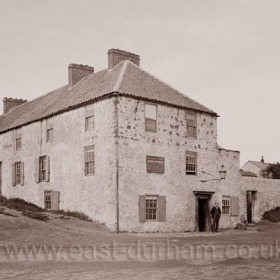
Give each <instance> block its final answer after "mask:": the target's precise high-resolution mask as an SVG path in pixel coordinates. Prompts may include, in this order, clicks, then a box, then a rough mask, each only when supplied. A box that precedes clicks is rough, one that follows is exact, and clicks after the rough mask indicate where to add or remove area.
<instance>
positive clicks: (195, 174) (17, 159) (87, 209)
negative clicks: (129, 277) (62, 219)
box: [0, 49, 246, 232]
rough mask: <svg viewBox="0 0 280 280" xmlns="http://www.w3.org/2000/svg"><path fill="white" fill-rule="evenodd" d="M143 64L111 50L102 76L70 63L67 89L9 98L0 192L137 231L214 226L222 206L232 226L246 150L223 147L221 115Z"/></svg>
mask: <svg viewBox="0 0 280 280" xmlns="http://www.w3.org/2000/svg"><path fill="white" fill-rule="evenodd" d="M139 64H140V57H139V56H138V55H135V54H132V53H128V52H124V51H121V50H117V49H111V50H109V51H108V67H107V68H106V69H105V70H102V71H99V72H96V73H94V68H93V67H90V66H84V65H77V64H70V65H69V68H68V78H69V81H68V84H67V85H65V86H63V87H61V88H59V89H57V90H54V91H52V92H50V93H48V94H45V95H42V96H41V97H39V98H36V99H34V100H32V101H29V102H26V100H15V99H12V98H6V99H4V108H5V109H4V114H3V115H2V116H1V117H0V152H1V153H0V172H1V174H0V178H1V181H0V183H1V185H0V187H1V193H2V194H3V195H5V196H7V197H20V198H24V199H25V200H28V201H31V202H33V203H36V204H38V205H40V206H42V207H45V208H46V209H59V208H60V209H65V210H72V211H81V212H84V213H86V214H87V215H89V216H90V217H91V218H92V219H93V220H95V221H97V222H100V223H104V224H106V225H107V226H108V227H109V228H111V229H113V230H116V231H130V232H133V231H134V232H146V231H149V232H150V231H162V232H167V231H177V232H179V231H205V230H209V228H210V216H209V209H210V207H211V206H212V205H213V202H214V201H218V202H219V204H220V206H221V208H222V217H221V222H220V223H221V227H223V228H227V227H234V226H235V225H236V223H238V222H239V221H240V218H241V216H242V215H243V214H244V215H246V213H243V214H242V213H240V209H245V208H246V205H245V204H246V201H245V199H243V198H242V199H240V198H241V193H242V190H241V175H240V172H239V167H240V161H239V156H240V154H239V152H238V151H231V150H227V149H224V148H222V147H220V146H219V145H218V144H217V117H218V115H217V113H215V112H214V111H212V110H210V109H208V108H207V107H205V106H203V105H201V104H199V103H198V102H195V101H194V100H192V99H190V98H189V97H187V96H185V95H183V94H181V93H179V92H178V91H176V90H175V89H173V88H172V87H171V86H169V85H167V84H166V83H164V82H162V81H160V80H159V79H157V78H155V77H154V76H152V75H150V74H149V73H147V72H146V71H144V70H143V69H141V68H140V67H139ZM7 102H9V104H8V103H7ZM225 173H226V178H225V179H223V177H220V176H224V175H225ZM221 178H222V179H221ZM244 211H245V210H244ZM244 215H243V216H244Z"/></svg>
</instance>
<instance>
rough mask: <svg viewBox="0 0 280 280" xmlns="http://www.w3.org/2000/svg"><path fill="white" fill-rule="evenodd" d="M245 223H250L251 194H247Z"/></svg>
mask: <svg viewBox="0 0 280 280" xmlns="http://www.w3.org/2000/svg"><path fill="white" fill-rule="evenodd" d="M246 199H247V221H248V223H252V192H247V194H246Z"/></svg>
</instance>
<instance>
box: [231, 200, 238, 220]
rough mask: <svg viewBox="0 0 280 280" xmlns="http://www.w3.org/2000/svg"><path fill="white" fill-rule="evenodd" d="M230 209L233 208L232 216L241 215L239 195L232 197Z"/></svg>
mask: <svg viewBox="0 0 280 280" xmlns="http://www.w3.org/2000/svg"><path fill="white" fill-rule="evenodd" d="M230 209H231V213H230V214H231V215H232V216H238V215H239V197H238V196H233V197H231V198H230Z"/></svg>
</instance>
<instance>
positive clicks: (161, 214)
mask: <svg viewBox="0 0 280 280" xmlns="http://www.w3.org/2000/svg"><path fill="white" fill-rule="evenodd" d="M158 221H159V222H166V196H159V197H158Z"/></svg>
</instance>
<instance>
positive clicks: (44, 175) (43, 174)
mask: <svg viewBox="0 0 280 280" xmlns="http://www.w3.org/2000/svg"><path fill="white" fill-rule="evenodd" d="M39 163H40V165H39V170H40V181H46V178H47V157H46V156H43V157H40V158H39Z"/></svg>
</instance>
